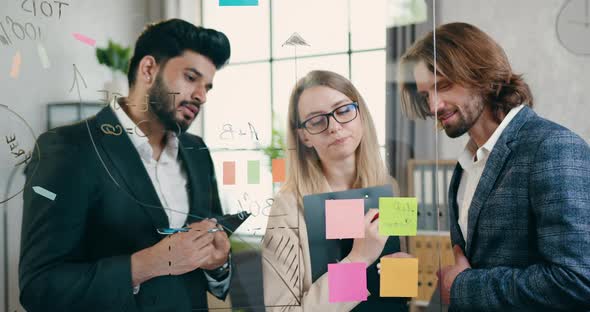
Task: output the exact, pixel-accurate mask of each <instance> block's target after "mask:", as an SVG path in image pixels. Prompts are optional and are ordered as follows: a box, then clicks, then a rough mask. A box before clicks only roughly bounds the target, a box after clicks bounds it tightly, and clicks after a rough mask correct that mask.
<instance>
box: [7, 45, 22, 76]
mask: <svg viewBox="0 0 590 312" xmlns="http://www.w3.org/2000/svg"><path fill="white" fill-rule="evenodd" d="M21 62H22V58H21V56H20V52H19V51H17V52H16V54H15V55H14V57H13V58H12V68H11V69H10V77H12V78H14V79H16V78H18V74H19V73H20V64H21Z"/></svg>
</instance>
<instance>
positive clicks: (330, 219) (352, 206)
mask: <svg viewBox="0 0 590 312" xmlns="http://www.w3.org/2000/svg"><path fill="white" fill-rule="evenodd" d="M364 216H365V201H364V200H363V199H329V200H326V238H327V239H338V238H363V237H365V225H364Z"/></svg>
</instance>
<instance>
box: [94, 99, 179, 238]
mask: <svg viewBox="0 0 590 312" xmlns="http://www.w3.org/2000/svg"><path fill="white" fill-rule="evenodd" d="M103 125H112V126H113V127H117V126H118V128H115V129H114V131H115V132H117V133H118V132H119V130H120V131H121V132H122V133H121V134H120V135H112V134H107V133H105V132H104V131H103V130H102V129H101V127H102V126H103ZM95 126H96V127H95V128H94V129H93V130H94V131H93V132H94V134H93V136H94V137H96V138H98V139H97V141H98V142H99V144H100V145H101V146H102V150H103V151H104V154H105V155H106V156H107V157H108V159H109V160H110V163H111V164H112V167H111V168H112V169H114V170H115V171H116V172H118V176H119V177H121V180H120V181H118V180H116V178H115V177H113V179H115V183H117V185H118V186H119V187H120V188H122V191H123V192H127V193H128V194H129V195H131V196H132V197H133V198H134V199H135V200H136V201H137V203H138V204H139V205H140V206H141V207H142V208H143V210H144V212H145V213H146V214H147V216H148V217H149V218H150V219H151V221H152V223H153V224H154V226H155V227H156V228H162V227H168V217H167V216H166V213H165V212H164V209H163V208H162V203H161V202H160V199H159V198H158V195H157V193H156V190H155V189H154V185H153V184H152V181H151V179H150V177H149V175H148V173H147V171H146V169H145V166H144V165H143V163H142V161H141V157H140V156H139V153H138V152H137V149H136V148H135V147H134V146H133V143H132V142H131V140H130V139H129V137H128V136H127V134H126V133H125V130H124V129H123V127H122V126H121V125H120V123H119V120H118V119H117V117H116V115H115V114H114V112H113V111H112V110H111V108H110V107H106V108H104V109H103V110H101V111H100V112H99V113H98V114H97V116H96V125H95ZM107 132H108V131H107ZM111 168H108V169H111ZM120 182H123V183H122V184H124V185H125V186H127V187H126V188H124V187H123V185H122V184H121V183H120Z"/></svg>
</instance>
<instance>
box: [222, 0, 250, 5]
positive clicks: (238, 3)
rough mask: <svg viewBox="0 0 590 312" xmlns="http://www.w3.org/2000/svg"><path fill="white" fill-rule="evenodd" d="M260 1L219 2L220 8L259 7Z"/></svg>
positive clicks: (232, 0) (237, 0) (234, 0)
mask: <svg viewBox="0 0 590 312" xmlns="http://www.w3.org/2000/svg"><path fill="white" fill-rule="evenodd" d="M257 5H258V0H219V6H257Z"/></svg>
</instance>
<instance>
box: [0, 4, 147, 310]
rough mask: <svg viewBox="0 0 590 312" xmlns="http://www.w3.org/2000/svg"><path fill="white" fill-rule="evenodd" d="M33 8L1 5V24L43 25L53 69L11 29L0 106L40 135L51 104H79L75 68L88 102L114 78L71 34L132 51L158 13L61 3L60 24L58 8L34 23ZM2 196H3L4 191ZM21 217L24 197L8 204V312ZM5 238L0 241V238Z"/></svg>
mask: <svg viewBox="0 0 590 312" xmlns="http://www.w3.org/2000/svg"><path fill="white" fill-rule="evenodd" d="M32 2H33V1H32V0H18V1H15V0H0V11H1V12H2V13H1V14H0V22H2V23H3V24H4V26H5V28H6V19H5V16H6V15H8V16H10V17H11V18H12V19H13V20H14V21H16V22H19V23H23V24H24V23H26V22H31V23H33V24H35V25H39V26H40V27H41V28H42V30H41V31H42V39H41V40H40V42H41V43H42V44H43V45H44V46H45V49H46V50H47V54H48V57H49V60H50V63H51V67H50V68H49V69H44V68H43V67H42V66H41V62H40V59H39V56H38V54H37V46H36V44H37V42H34V41H31V40H27V41H20V40H18V39H16V38H14V36H13V35H12V34H11V33H10V29H9V28H8V29H7V30H8V31H9V34H10V35H11V37H12V41H13V45H11V46H5V45H2V44H0V94H2V97H1V98H0V103H1V104H5V105H8V106H9V107H10V108H11V109H12V110H14V111H16V112H17V113H18V114H19V115H21V116H22V117H23V118H25V119H26V120H27V122H28V123H29V125H30V126H31V127H32V128H33V130H34V131H35V133H36V134H37V135H39V134H40V133H41V132H43V131H45V130H46V118H47V116H46V113H45V111H46V104H47V103H49V102H63V101H76V100H77V98H78V95H77V93H76V92H75V91H74V92H72V93H69V91H68V90H69V89H70V87H71V86H72V82H73V77H74V76H73V69H72V68H73V66H72V64H76V66H77V67H78V69H79V70H80V72H81V73H82V75H83V77H84V79H85V81H86V83H87V85H88V88H86V89H84V88H82V89H81V93H82V99H83V100H84V101H98V100H99V99H100V98H101V97H102V96H103V95H102V94H101V93H99V92H97V90H100V89H102V88H103V86H104V83H105V81H107V80H108V79H110V72H109V71H108V70H107V69H106V68H105V67H104V66H102V65H99V64H98V62H97V61H96V57H95V49H94V48H93V47H90V46H87V45H84V44H82V43H80V42H78V41H76V40H75V39H74V38H73V36H72V33H74V32H78V33H81V34H84V35H86V36H88V37H91V38H93V39H95V40H96V46H100V47H103V46H106V44H107V40H108V39H113V40H114V41H116V42H119V43H122V44H125V45H132V44H133V43H134V41H135V39H136V38H137V35H138V34H139V33H140V32H141V30H142V29H143V27H144V25H145V23H146V22H147V16H149V15H152V16H153V14H154V13H153V11H152V12H148V6H147V5H146V1H143V0H132V1H117V0H101V1H90V0H76V1H74V0H62V2H66V3H69V6H65V5H64V6H62V16H61V19H59V18H57V7H55V6H54V15H53V17H51V18H50V17H45V16H44V15H43V14H42V13H41V12H40V11H39V9H37V16H36V17H35V16H33V14H32V13H27V12H25V11H23V10H22V9H21V5H22V4H23V3H24V6H25V8H26V9H28V10H30V7H31V5H32ZM35 2H36V3H37V5H39V4H40V3H41V2H42V1H41V0H36V1H35ZM49 3H51V4H54V2H53V1H49ZM54 5H55V4H54ZM44 9H45V12H46V13H48V12H49V11H48V7H47V5H46V4H45V6H44ZM152 10H153V9H152ZM1 34H2V33H1V30H0V35H1ZM16 51H20V53H21V55H22V64H21V69H20V74H19V77H18V78H17V79H13V78H11V77H10V75H9V73H10V70H11V66H12V58H13V55H14V54H15V53H16ZM0 129H1V125H0ZM4 135H5V134H4V133H0V137H2V138H4ZM3 147H4V146H3ZM6 178H7V177H5V176H1V177H0V179H6ZM64 178H67V174H64ZM14 187H18V186H14ZM20 187H22V185H21V186H20ZM2 192H4V191H3V190H2ZM1 207H2V205H0V209H2V208H1ZM1 215H2V214H1V211H0V216H1ZM21 216H22V197H21V196H18V197H16V198H13V199H12V200H10V201H9V202H8V219H9V220H8V224H9V226H8V232H9V235H8V240H9V258H10V260H9V272H8V273H9V276H10V294H9V311H10V312H12V311H15V310H17V309H18V311H22V307H20V305H19V304H18V284H17V282H18V255H19V242H20V223H21ZM0 218H1V217H0ZM0 222H2V220H0ZM0 224H2V223H0ZM0 226H1V225H0ZM1 232H2V231H0V235H2V234H1ZM0 239H1V238H0ZM1 245H2V240H0V247H2V246H1ZM0 249H1V248H0ZM3 259H4V255H2V253H1V250H0V289H2V291H0V311H2V310H4V300H5V299H4V291H3V288H4V272H2V271H3V267H4V264H3Z"/></svg>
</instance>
